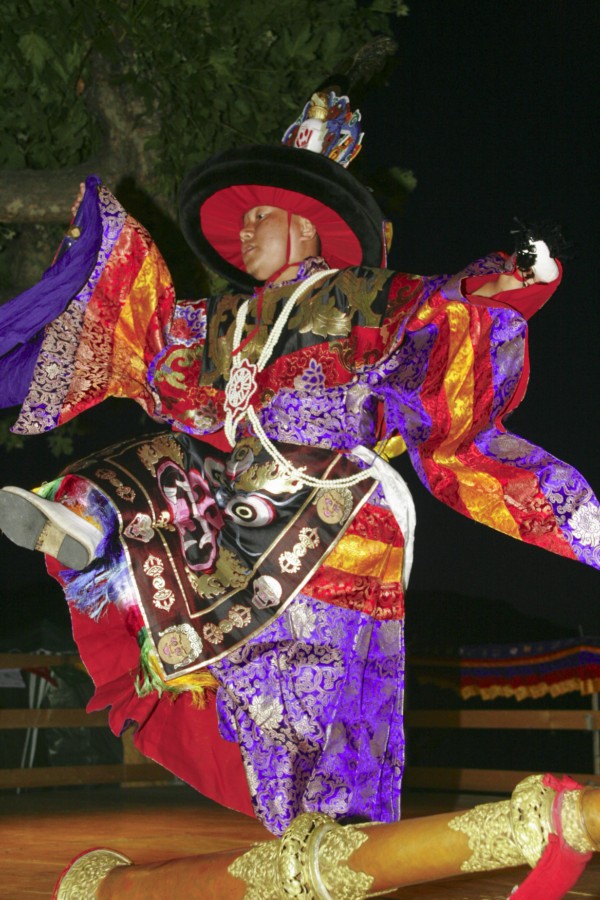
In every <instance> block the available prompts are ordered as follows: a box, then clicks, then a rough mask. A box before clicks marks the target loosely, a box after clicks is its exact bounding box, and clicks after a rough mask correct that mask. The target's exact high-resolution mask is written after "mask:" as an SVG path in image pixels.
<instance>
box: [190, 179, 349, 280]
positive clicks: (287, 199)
mask: <svg viewBox="0 0 600 900" xmlns="http://www.w3.org/2000/svg"><path fill="white" fill-rule="evenodd" d="M255 206H275V207H277V208H279V209H285V210H286V211H287V212H290V213H292V214H294V215H298V216H303V217H304V218H306V219H309V220H310V221H311V222H312V223H313V225H314V226H315V228H316V229H317V233H318V235H319V239H320V241H321V253H322V256H323V257H324V258H325V259H326V260H327V262H328V263H329V265H330V266H332V267H333V268H336V269H338V268H339V269H343V268H346V267H347V266H357V265H360V263H361V262H362V256H363V254H362V248H361V245H360V242H359V240H358V238H357V237H356V235H355V234H354V232H353V231H352V229H351V228H350V227H349V226H348V225H347V224H346V222H345V221H344V220H343V219H342V218H341V216H339V215H338V214H337V213H336V212H334V211H333V210H332V209H330V207H328V206H326V205H325V204H324V203H321V202H320V201H319V200H316V199H315V198H314V197H309V196H307V195H306V194H300V193H298V192H297V191H290V190H287V189H286V188H279V187H272V186H270V185H263V184H234V185H231V186H230V187H227V188H223V189H222V190H220V191H216V192H215V193H214V194H212V195H211V196H210V197H208V198H207V199H206V200H205V201H204V203H203V204H202V206H201V208H200V226H201V229H202V231H203V233H204V235H205V237H206V239H207V240H208V241H209V242H210V243H211V244H212V246H213V247H214V249H215V250H216V251H217V252H218V253H219V254H220V255H221V256H222V257H223V258H224V259H226V260H227V261H228V262H230V263H231V264H232V265H234V266H236V268H238V269H241V270H242V271H245V266H244V262H243V259H242V252H241V245H240V230H241V228H242V223H243V217H244V215H245V214H246V213H247V212H248V210H250V209H254V207H255Z"/></svg>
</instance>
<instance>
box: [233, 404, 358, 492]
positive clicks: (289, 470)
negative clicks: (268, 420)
mask: <svg viewBox="0 0 600 900" xmlns="http://www.w3.org/2000/svg"><path fill="white" fill-rule="evenodd" d="M248 419H249V420H250V423H251V425H252V427H253V429H254V432H255V434H256V436H257V438H258V439H259V441H260V443H261V445H262V446H263V447H264V448H265V450H266V451H267V453H268V454H269V456H271V457H272V458H273V459H274V460H275V462H277V463H279V465H280V466H281V468H282V469H283V470H284V472H285V474H286V475H289V476H291V477H293V478H295V479H297V480H298V481H300V482H301V483H302V484H307V485H309V487H323V485H325V484H326V485H327V486H328V487H352V485H353V484H358V482H359V481H364V479H365V478H373V477H374V476H373V472H372V471H371V469H372V467H371V466H369V468H368V469H363V470H362V471H360V472H357V473H356V474H355V475H350V476H348V478H313V477H312V475H306V474H305V472H306V470H305V469H304V468H302V469H297V468H296V466H294V465H292V463H291V462H290V461H289V460H287V459H286V458H285V456H282V454H281V453H280V452H279V450H278V449H277V447H275V445H274V444H273V443H272V442H271V441H270V439H269V438H268V437H267V435H266V434H265V431H264V429H263V427H262V425H261V424H260V421H259V418H258V416H257V414H256V410H255V409H253V408H252V407H251V406H249V407H248Z"/></svg>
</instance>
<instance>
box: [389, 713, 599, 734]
mask: <svg viewBox="0 0 600 900" xmlns="http://www.w3.org/2000/svg"><path fill="white" fill-rule="evenodd" d="M406 723H407V725H408V727H409V728H510V729H520V728H529V729H542V730H549V729H553V730H557V731H563V730H568V731H600V712H598V711H593V710H591V709H590V710H586V709H498V710H493V709H448V710H437V709H419V710H412V711H409V712H407V714H406Z"/></svg>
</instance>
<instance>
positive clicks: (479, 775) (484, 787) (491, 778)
mask: <svg viewBox="0 0 600 900" xmlns="http://www.w3.org/2000/svg"><path fill="white" fill-rule="evenodd" d="M531 774H532V773H531V772H521V771H513V770H512V769H446V768H442V767H437V766H408V767H407V769H406V775H405V778H404V787H406V788H422V789H425V790H430V791H436V790H438V791H440V790H441V791H455V792H460V793H462V792H467V793H468V792H469V791H480V792H482V793H487V794H510V793H511V792H512V790H513V788H514V787H515V785H516V784H517V783H518V782H519V781H522V780H523V778H527V776H528V775H531ZM571 777H572V778H574V779H575V780H576V781H578V782H579V783H580V784H583V785H586V786H589V785H596V786H597V787H600V775H591V774H590V773H589V772H586V773H584V774H573V775H572V776H571Z"/></svg>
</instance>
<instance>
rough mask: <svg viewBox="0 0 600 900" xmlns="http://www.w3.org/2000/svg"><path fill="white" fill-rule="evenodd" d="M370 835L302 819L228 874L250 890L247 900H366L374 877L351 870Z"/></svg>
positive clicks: (318, 818) (313, 816)
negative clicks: (352, 859)
mask: <svg viewBox="0 0 600 900" xmlns="http://www.w3.org/2000/svg"><path fill="white" fill-rule="evenodd" d="M366 840H368V835H367V834H365V833H364V832H363V831H361V830H359V829H358V828H354V827H353V826H351V825H347V826H341V825H337V824H336V823H335V822H334V820H333V819H331V818H330V817H329V816H326V815H324V814H323V813H303V814H302V815H300V816H298V817H297V818H296V819H294V821H293V822H292V824H291V825H290V826H289V827H288V828H287V829H286V831H285V832H284V834H283V837H282V838H281V840H280V841H269V842H267V843H264V844H259V845H258V846H256V847H253V848H252V850H249V851H248V852H247V853H244V854H243V856H239V857H238V858H237V859H236V860H235V861H234V862H233V863H232V864H231V865H230V866H229V868H228V870H227V871H228V872H229V874H230V875H233V877H234V878H239V879H240V880H241V881H244V882H245V883H246V885H247V888H246V893H245V894H244V900H282V898H283V900H285V898H294V900H331V898H335V900H363V898H365V897H368V896H369V894H368V891H369V888H370V887H371V885H372V884H373V881H374V879H373V877H372V876H370V875H367V874H366V873H364V872H357V871H355V870H354V869H351V868H350V867H349V866H347V865H346V862H347V860H348V859H349V857H350V856H351V855H352V854H353V853H354V851H355V850H356V849H357V848H358V847H360V846H361V845H362V844H363V843H364V842H365V841H366Z"/></svg>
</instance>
